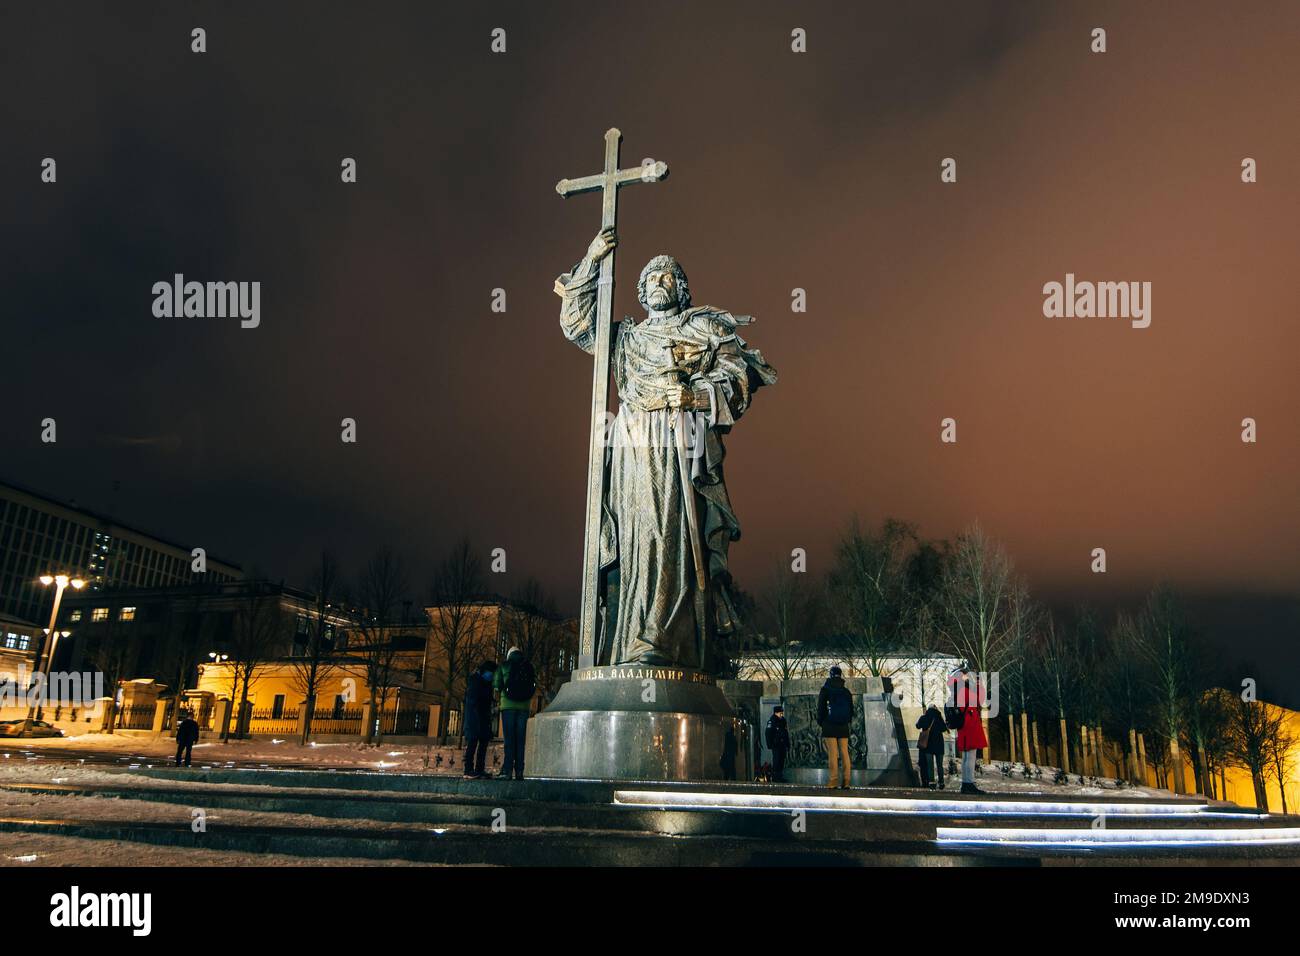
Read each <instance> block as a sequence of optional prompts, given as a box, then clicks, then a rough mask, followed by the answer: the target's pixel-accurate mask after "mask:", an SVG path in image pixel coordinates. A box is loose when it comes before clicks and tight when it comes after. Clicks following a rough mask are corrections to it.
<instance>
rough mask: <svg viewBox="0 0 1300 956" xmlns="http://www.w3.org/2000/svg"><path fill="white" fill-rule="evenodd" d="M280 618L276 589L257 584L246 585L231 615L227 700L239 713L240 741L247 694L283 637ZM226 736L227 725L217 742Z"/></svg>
mask: <svg viewBox="0 0 1300 956" xmlns="http://www.w3.org/2000/svg"><path fill="white" fill-rule="evenodd" d="M285 633H286V628H285V620H284V616H283V614H282V613H281V610H280V589H279V588H276V587H274V586H270V585H267V584H266V583H264V582H261V581H249V582H248V583H247V585H246V587H245V591H244V593H243V595H241V597H240V603H239V607H238V609H237V610H236V611H235V620H234V628H233V631H232V634H231V640H230V651H229V658H228V662H229V666H230V671H231V694H230V699H231V701H234V700H235V699H236V694H235V691H238V692H239V694H238V699H239V710H238V714H239V716H238V718H237V720H236V723H235V734H236V736H238V737H241V738H242V737H244V736H246V735H247V733H248V725H247V723H246V721H245V719H244V715H245V713H246V712H247V710H248V693H249V690H250V688H251V687H252V686H253V684H254V683H255V682H256V680H257V674H258V672H259V671H261V670H263V669H265V667H266V666H267V664H269V663H270V662H271V660H272V659H273V658H274V657H275V655H276V652H277V651H278V650H279V649H280V646H281V644H282V642H283V638H284V637H285ZM228 736H229V724H228V723H227V725H226V726H225V727H223V728H222V729H221V739H222V740H225V739H226V738H227V737H228Z"/></svg>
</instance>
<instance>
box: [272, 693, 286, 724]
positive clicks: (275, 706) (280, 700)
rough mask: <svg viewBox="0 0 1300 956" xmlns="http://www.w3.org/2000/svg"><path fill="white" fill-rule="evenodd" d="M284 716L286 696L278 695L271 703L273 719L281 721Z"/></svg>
mask: <svg viewBox="0 0 1300 956" xmlns="http://www.w3.org/2000/svg"><path fill="white" fill-rule="evenodd" d="M283 716H284V694H276V695H275V700H274V701H272V702H271V719H272V720H279V719H280V718H281V717H283Z"/></svg>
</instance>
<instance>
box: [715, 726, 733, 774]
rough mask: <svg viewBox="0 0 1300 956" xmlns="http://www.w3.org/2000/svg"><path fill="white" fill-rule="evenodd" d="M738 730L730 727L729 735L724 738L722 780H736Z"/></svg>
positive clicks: (721, 761)
mask: <svg viewBox="0 0 1300 956" xmlns="http://www.w3.org/2000/svg"><path fill="white" fill-rule="evenodd" d="M736 749H737V748H736V728H735V727H728V728H727V735H726V736H725V737H723V738H722V759H721V760H719V761H718V763H720V764H721V765H722V779H723V780H735V779H736Z"/></svg>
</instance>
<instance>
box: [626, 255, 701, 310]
mask: <svg viewBox="0 0 1300 956" xmlns="http://www.w3.org/2000/svg"><path fill="white" fill-rule="evenodd" d="M636 291H637V298H638V299H640V300H641V305H643V306H644V307H645V308H647V309H649V310H650V311H651V312H667V311H669V310H671V309H678V310H680V309H688V308H690V305H691V293H690V288H689V286H687V284H686V273H685V272H683V271H682V267H681V266H680V265H679V264H678V262H677V260H676V259H674V258H672V256H655V257H654V258H653V259H651V260H650V261H649V262H647V263H646V267H645V268H644V269H642V270H641V278H640V280H638V282H637V290H636Z"/></svg>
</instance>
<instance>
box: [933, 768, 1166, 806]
mask: <svg viewBox="0 0 1300 956" xmlns="http://www.w3.org/2000/svg"><path fill="white" fill-rule="evenodd" d="M1008 766H1009V767H1010V768H1011V770H1012V773H1011V775H1010V776H1006V775H1004V774H1003V773H1002V768H1003V767H1008ZM982 769H983V773H977V774H976V775H975V786H977V787H979V788H980V789H981V790H985V791H988V792H989V793H1014V794H1024V795H1028V794H1035V793H1041V794H1045V795H1048V796H1050V795H1052V794H1058V795H1069V796H1072V797H1101V796H1105V797H1123V796H1129V797H1164V798H1169V797H1172V796H1173V793H1171V792H1170V791H1168V790H1156V789H1154V788H1153V787H1137V786H1132V785H1130V784H1125V785H1124V786H1123V787H1120V786H1118V782H1117V781H1116V780H1114V779H1112V778H1110V777H1101V778H1094V777H1082V778H1081V777H1080V776H1079V774H1077V773H1072V774H1069V776H1068V780H1069V782H1068V783H1056V782H1054V781H1055V778H1056V774H1057V768H1056V767H1041V768H1036V767H1032V766H1031V768H1030V770H1031V771H1032V770H1034V769H1041V770H1042V771H1043V774H1042V776H1041V777H1025V776H1024V773H1023V771H1024V769H1025V765H1024V764H1022V763H1014V764H1008V763H1007V762H1006V761H1002V760H995V761H994V762H993V763H992V764H983V765H982ZM960 780H961V777H960V775H958V774H952V775H950V774H948V772H947V771H946V770H945V771H944V784H945V789H947V790H956V789H958V787H959V786H960ZM1081 780H1082V781H1083V782H1082V783H1081V782H1080V781H1081Z"/></svg>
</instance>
